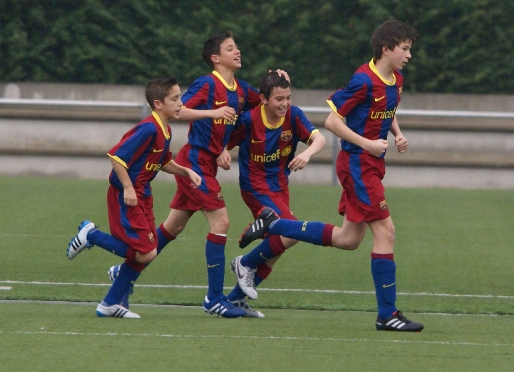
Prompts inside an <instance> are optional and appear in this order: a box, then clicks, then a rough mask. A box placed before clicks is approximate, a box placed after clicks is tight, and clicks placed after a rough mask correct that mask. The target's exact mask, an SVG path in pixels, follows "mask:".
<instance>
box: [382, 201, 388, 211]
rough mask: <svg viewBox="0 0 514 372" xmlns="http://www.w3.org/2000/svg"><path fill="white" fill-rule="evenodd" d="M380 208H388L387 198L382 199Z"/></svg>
mask: <svg viewBox="0 0 514 372" xmlns="http://www.w3.org/2000/svg"><path fill="white" fill-rule="evenodd" d="M380 209H382V210H383V211H385V210H387V203H386V201H385V200H382V201H381V202H380Z"/></svg>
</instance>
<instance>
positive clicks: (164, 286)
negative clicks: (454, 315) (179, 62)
mask: <svg viewBox="0 0 514 372" xmlns="http://www.w3.org/2000/svg"><path fill="white" fill-rule="evenodd" d="M0 284H10V285H13V284H21V285H50V286H51V285H56V286H83V287H110V286H111V284H110V283H62V282H39V281H28V282H26V281H18V280H1V281H0ZM136 286H137V287H140V288H169V289H206V288H207V287H206V286H201V285H174V284H136ZM232 288H233V287H225V289H226V290H230V289H232ZM259 291H263V292H303V293H327V294H350V295H374V294H375V292H374V291H349V290H337V289H306V288H303V289H300V288H259ZM397 295H400V296H425V297H451V298H457V297H460V298H483V299H506V300H512V299H514V296H503V295H479V294H450V293H429V292H414V293H409V292H398V293H397Z"/></svg>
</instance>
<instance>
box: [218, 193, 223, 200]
mask: <svg viewBox="0 0 514 372" xmlns="http://www.w3.org/2000/svg"><path fill="white" fill-rule="evenodd" d="M217 197H218V200H220V201H221V200H223V195H222V194H221V191H220V192H219V193H218V195H217Z"/></svg>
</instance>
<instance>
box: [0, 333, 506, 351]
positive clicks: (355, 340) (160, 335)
mask: <svg viewBox="0 0 514 372" xmlns="http://www.w3.org/2000/svg"><path fill="white" fill-rule="evenodd" d="M0 334H16V335H29V336H31V335H50V336H96V337H120V336H121V337H139V338H147V337H155V338H176V339H238V340H267V341H273V340H278V341H313V342H340V343H384V342H387V343H398V344H418V345H440V346H475V347H507V348H512V347H514V344H500V343H491V344H488V343H482V342H466V341H460V342H450V341H423V340H419V341H414V340H372V339H366V338H363V339H358V338H332V337H295V336H235V335H187V334H185V335H177V334H165V333H153V334H152V333H116V332H103V333H100V332H50V331H8V332H5V331H2V330H0Z"/></svg>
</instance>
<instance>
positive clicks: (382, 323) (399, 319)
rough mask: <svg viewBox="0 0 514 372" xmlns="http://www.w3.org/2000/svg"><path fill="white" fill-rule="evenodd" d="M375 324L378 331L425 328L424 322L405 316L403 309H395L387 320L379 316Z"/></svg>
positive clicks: (412, 330)
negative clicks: (417, 321)
mask: <svg viewBox="0 0 514 372" xmlns="http://www.w3.org/2000/svg"><path fill="white" fill-rule="evenodd" d="M375 325H376V326H377V331H397V332H421V331H422V330H423V328H424V326H423V324H421V323H416V322H413V321H411V320H409V319H407V318H406V317H404V316H403V314H402V312H401V311H395V312H394V313H393V315H392V316H391V317H390V318H389V319H386V320H382V319H380V318H377V321H376V323H375Z"/></svg>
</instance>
